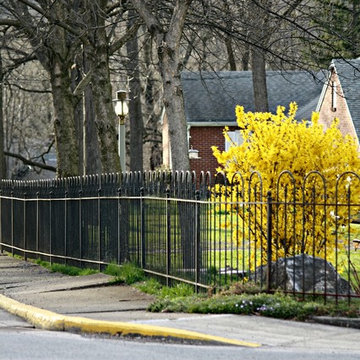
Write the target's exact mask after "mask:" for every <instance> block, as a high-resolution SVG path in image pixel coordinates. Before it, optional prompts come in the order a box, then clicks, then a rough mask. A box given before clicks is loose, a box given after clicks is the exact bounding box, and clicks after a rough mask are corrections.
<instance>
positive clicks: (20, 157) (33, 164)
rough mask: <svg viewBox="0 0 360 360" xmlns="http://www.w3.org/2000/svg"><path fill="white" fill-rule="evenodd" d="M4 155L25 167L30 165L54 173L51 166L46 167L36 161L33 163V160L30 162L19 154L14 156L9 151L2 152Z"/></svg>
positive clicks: (54, 169) (54, 168) (53, 168)
mask: <svg viewBox="0 0 360 360" xmlns="http://www.w3.org/2000/svg"><path fill="white" fill-rule="evenodd" d="M4 155H5V156H10V157H14V158H16V159H19V160H21V161H22V162H23V163H24V164H26V165H30V166H34V167H38V168H41V169H44V170H49V171H53V172H56V167H54V166H51V165H47V164H43V163H40V162H37V161H33V160H30V159H27V158H25V157H24V156H22V155H20V154H15V153H12V152H9V151H4Z"/></svg>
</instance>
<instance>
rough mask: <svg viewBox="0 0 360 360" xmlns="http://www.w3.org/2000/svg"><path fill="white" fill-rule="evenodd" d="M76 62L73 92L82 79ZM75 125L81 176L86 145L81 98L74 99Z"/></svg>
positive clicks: (73, 74)
mask: <svg viewBox="0 0 360 360" xmlns="http://www.w3.org/2000/svg"><path fill="white" fill-rule="evenodd" d="M75 61H76V66H75V67H74V68H73V69H72V71H71V83H72V84H71V91H72V92H73V91H74V90H75V88H76V86H77V85H78V84H79V82H80V81H81V79H82V75H81V70H80V69H81V64H80V63H79V62H78V59H76V60H75ZM74 103H75V105H74V123H75V133H76V139H77V148H78V159H79V165H78V166H79V175H84V158H83V151H84V144H83V139H84V136H83V118H84V100H83V98H82V97H81V96H75V97H74Z"/></svg>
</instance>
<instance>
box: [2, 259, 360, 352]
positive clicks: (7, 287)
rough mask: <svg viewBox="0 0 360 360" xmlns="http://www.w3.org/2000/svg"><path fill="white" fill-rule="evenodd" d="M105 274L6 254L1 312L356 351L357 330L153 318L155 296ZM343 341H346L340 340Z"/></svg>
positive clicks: (44, 320) (58, 325)
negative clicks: (66, 270) (69, 270)
mask: <svg viewBox="0 0 360 360" xmlns="http://www.w3.org/2000/svg"><path fill="white" fill-rule="evenodd" d="M111 279H112V278H111V277H110V276H107V275H104V274H95V275H89V276H76V277H71V276H67V275H62V274H59V273H51V272H49V271H48V270H47V269H44V268H42V267H40V266H38V265H35V264H33V263H31V262H25V261H21V260H18V259H14V258H12V257H9V256H5V255H0V294H2V295H0V308H3V309H5V310H7V311H9V312H11V313H13V314H16V315H18V316H21V317H22V318H24V319H26V320H27V321H29V322H30V323H32V324H33V325H34V326H36V327H41V328H46V329H51V330H62V331H63V330H69V331H81V332H93V333H109V334H113V335H114V334H116V335H118V334H122V335H126V334H131V335H140V336H153V337H160V338H162V337H172V338H180V339H187V340H195V341H204V342H209V341H210V342H218V343H223V344H233V345H240V346H248V347H258V346H260V344H262V345H265V346H266V345H267V346H293V347H298V346H300V345H301V343H303V342H304V341H305V342H306V344H307V347H310V348H311V347H314V349H316V348H319V347H320V348H322V347H323V348H324V349H328V348H329V347H330V348H331V347H334V346H336V348H337V349H338V348H339V346H340V348H344V349H356V350H359V354H360V342H359V339H360V332H359V330H356V329H346V328H337V327H334V326H327V325H320V324H307V323H299V322H292V321H282V320H276V319H269V318H264V317H257V316H242V315H199V314H184V313H149V312H147V311H146V308H147V307H148V305H149V304H150V303H151V302H152V301H153V300H154V298H153V297H152V296H149V295H146V294H143V293H142V292H140V291H138V290H136V289H134V288H132V287H129V286H124V285H116V286H109V281H110V280H111ZM340 340H341V341H340Z"/></svg>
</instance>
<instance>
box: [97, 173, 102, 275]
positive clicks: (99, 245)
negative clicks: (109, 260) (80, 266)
mask: <svg viewBox="0 0 360 360" xmlns="http://www.w3.org/2000/svg"><path fill="white" fill-rule="evenodd" d="M100 179H101V178H100ZM100 181H101V180H100ZM97 198H98V201H97V217H98V218H97V223H98V227H97V233H98V262H99V264H98V268H99V271H101V253H102V246H101V245H102V243H101V238H102V236H101V182H100V185H99V188H98V189H97Z"/></svg>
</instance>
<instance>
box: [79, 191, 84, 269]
mask: <svg viewBox="0 0 360 360" xmlns="http://www.w3.org/2000/svg"><path fill="white" fill-rule="evenodd" d="M82 194H83V191H82V189H80V190H79V258H80V264H81V265H82V200H81V198H82Z"/></svg>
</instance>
